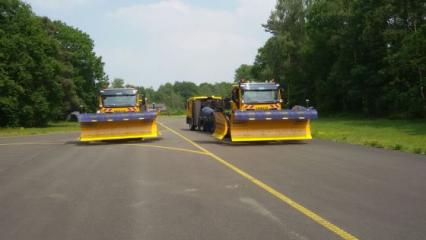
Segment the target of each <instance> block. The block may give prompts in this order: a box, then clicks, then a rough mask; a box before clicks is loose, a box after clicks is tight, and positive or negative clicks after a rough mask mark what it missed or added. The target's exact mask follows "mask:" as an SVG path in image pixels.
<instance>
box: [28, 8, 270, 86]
mask: <svg viewBox="0 0 426 240" xmlns="http://www.w3.org/2000/svg"><path fill="white" fill-rule="evenodd" d="M25 1H26V2H27V3H29V4H30V5H31V7H32V9H33V11H34V12H35V13H36V14H37V15H40V16H47V17H49V18H50V19H52V20H61V21H63V22H65V23H67V24H68V25H71V26H73V27H75V28H78V29H80V30H82V31H84V32H86V33H88V34H89V35H90V37H91V38H92V39H93V40H94V42H95V52H96V54H97V55H98V56H102V59H103V62H105V68H104V70H105V72H106V74H107V75H108V76H109V78H110V80H112V79H114V78H116V77H120V78H123V79H124V81H125V83H126V84H132V85H137V86H144V87H154V88H155V89H156V88H158V87H159V86H160V85H161V84H165V83H167V82H175V81H191V82H195V83H196V84H200V83H203V82H209V83H215V82H222V81H226V82H232V81H233V78H234V74H235V69H237V68H238V67H239V66H240V65H241V64H252V63H253V61H254V59H255V56H256V54H257V50H258V49H259V48H260V47H262V46H263V45H264V43H265V42H266V40H267V39H268V38H269V37H270V34H269V33H267V32H265V30H264V28H263V27H262V24H265V23H266V21H267V20H268V17H269V15H270V13H271V11H272V10H273V9H274V7H275V3H276V0H121V1H118V0H25Z"/></svg>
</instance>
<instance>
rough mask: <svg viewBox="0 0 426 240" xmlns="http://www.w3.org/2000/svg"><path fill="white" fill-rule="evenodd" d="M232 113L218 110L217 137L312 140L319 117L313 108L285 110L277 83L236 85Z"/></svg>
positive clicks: (232, 99)
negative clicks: (313, 120) (312, 124)
mask: <svg viewBox="0 0 426 240" xmlns="http://www.w3.org/2000/svg"><path fill="white" fill-rule="evenodd" d="M230 102H231V104H230V105H231V106H230V108H231V112H230V113H225V112H224V111H215V112H214V118H215V131H214V133H213V136H214V137H216V138H217V139H223V138H224V137H225V136H227V135H229V136H230V138H231V140H232V141H233V142H238V141H274V140H304V139H312V136H311V129H310V119H315V118H318V114H317V111H316V110H315V109H313V108H305V107H301V106H295V107H293V109H292V110H289V109H283V107H282V106H283V105H284V104H283V103H284V90H283V89H282V88H280V85H279V84H277V83H275V82H274V81H273V80H272V81H270V82H264V83H253V82H252V83H248V82H246V81H244V80H242V81H241V82H240V83H239V84H236V85H233V86H232V97H231V101H230Z"/></svg>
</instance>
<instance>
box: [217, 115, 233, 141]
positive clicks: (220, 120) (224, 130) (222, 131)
mask: <svg viewBox="0 0 426 240" xmlns="http://www.w3.org/2000/svg"><path fill="white" fill-rule="evenodd" d="M213 115H214V119H215V130H214V133H213V137H215V138H217V139H219V140H222V139H223V138H224V137H225V136H226V134H228V129H229V124H228V120H227V119H226V117H225V114H224V113H223V112H213Z"/></svg>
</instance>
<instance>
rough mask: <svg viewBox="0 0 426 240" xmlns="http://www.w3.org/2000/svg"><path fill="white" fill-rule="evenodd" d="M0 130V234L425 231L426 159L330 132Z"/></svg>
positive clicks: (269, 235)
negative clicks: (262, 135) (242, 136)
mask: <svg viewBox="0 0 426 240" xmlns="http://www.w3.org/2000/svg"><path fill="white" fill-rule="evenodd" d="M159 122H161V124H159V129H160V131H161V132H162V136H161V137H159V138H156V139H146V140H144V141H134V142H125V141H116V142H111V143H105V142H92V143H89V144H85V143H80V142H78V141H77V137H78V133H77V132H76V133H66V134H52V135H38V136H27V137H10V138H0V239H17V240H24V239H43V240H45V239H49V240H50V239H52V240H53V239H55V240H56V239H342V238H344V239H356V238H359V239H425V238H426V227H425V226H426V157H425V156H421V155H415V154H409V153H403V152H397V151H389V150H384V149H375V148H370V147H364V146H355V145H348V144H341V143H334V142H329V141H321V140H312V141H294V142H268V143H259V142H258V143H243V144H241V143H238V144H237V143H231V142H229V140H225V141H217V140H215V139H214V138H213V137H211V136H210V135H209V134H207V133H203V132H198V131H195V132H192V131H189V129H188V127H187V126H186V124H185V120H184V118H162V119H160V120H159Z"/></svg>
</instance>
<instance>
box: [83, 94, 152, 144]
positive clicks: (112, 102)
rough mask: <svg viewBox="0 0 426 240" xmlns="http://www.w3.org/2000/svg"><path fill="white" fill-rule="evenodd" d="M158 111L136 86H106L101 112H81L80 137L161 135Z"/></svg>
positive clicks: (86, 139)
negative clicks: (110, 87) (108, 87)
mask: <svg viewBox="0 0 426 240" xmlns="http://www.w3.org/2000/svg"><path fill="white" fill-rule="evenodd" d="M157 117H158V112H157V111H155V110H150V109H149V107H148V104H147V103H146V98H145V97H141V96H140V94H139V91H138V90H137V89H135V88H134V87H131V88H117V89H106V88H104V89H102V90H101V91H100V92H99V110H98V112H97V113H89V114H80V115H79V116H78V121H79V122H80V128H81V134H80V138H79V140H80V141H100V140H119V139H138V138H146V137H157V135H158V129H157Z"/></svg>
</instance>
